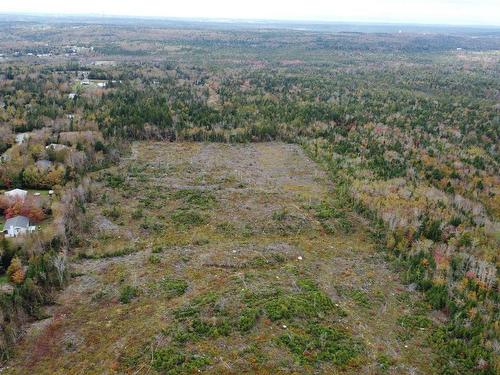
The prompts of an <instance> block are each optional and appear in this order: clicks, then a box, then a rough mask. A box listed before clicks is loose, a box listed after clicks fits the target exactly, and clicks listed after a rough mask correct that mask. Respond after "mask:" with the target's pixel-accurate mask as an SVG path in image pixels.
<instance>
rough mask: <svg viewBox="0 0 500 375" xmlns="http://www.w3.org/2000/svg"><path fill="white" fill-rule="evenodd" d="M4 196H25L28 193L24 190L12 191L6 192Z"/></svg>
mask: <svg viewBox="0 0 500 375" xmlns="http://www.w3.org/2000/svg"><path fill="white" fill-rule="evenodd" d="M4 194H5V195H7V196H16V195H26V194H28V192H27V191H26V190H22V189H13V190H9V191H6V192H5V193H4Z"/></svg>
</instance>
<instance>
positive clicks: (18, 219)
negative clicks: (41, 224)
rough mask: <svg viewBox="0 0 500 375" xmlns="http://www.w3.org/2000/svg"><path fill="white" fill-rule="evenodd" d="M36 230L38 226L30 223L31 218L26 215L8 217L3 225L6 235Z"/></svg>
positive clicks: (16, 234)
mask: <svg viewBox="0 0 500 375" xmlns="http://www.w3.org/2000/svg"><path fill="white" fill-rule="evenodd" d="M35 230H36V226H34V225H30V219H28V218H27V217H26V216H14V217H12V218H10V219H7V221H6V222H5V224H4V226H3V234H4V235H5V237H17V236H20V235H23V234H26V233H32V232H34V231H35Z"/></svg>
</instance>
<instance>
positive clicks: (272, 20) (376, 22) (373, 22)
mask: <svg viewBox="0 0 500 375" xmlns="http://www.w3.org/2000/svg"><path fill="white" fill-rule="evenodd" d="M11 15H12V16H31V17H89V18H115V19H119V18H127V19H140V20H148V19H150V20H175V21H182V20H183V21H198V22H207V21H208V22H210V21H211V22H220V23H222V22H230V21H232V22H241V23H257V22H259V23H266V22H267V23H287V22H289V23H308V24H313V23H316V24H364V25H401V26H403V25H408V26H443V27H450V26H451V27H476V28H485V29H491V28H495V29H500V24H497V25H495V24H488V25H484V24H480V23H440V22H439V23H438V22H418V21H414V22H408V21H394V20H393V21H381V20H358V19H350V20H341V19H331V20H325V19H313V18H309V19H300V18H289V19H275V18H237V17H185V16H148V15H140V16H137V15H129V14H110V13H53V12H47V13H45V12H43V13H41V12H9V11H0V16H11Z"/></svg>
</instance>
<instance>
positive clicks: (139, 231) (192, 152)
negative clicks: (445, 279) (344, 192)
mask: <svg viewBox="0 0 500 375" xmlns="http://www.w3.org/2000/svg"><path fill="white" fill-rule="evenodd" d="M94 178H95V179H96V181H99V184H100V185H101V187H100V188H99V189H97V190H98V192H99V193H98V194H96V197H95V200H94V202H93V203H92V204H91V205H90V206H89V207H87V212H88V213H89V214H88V217H89V220H88V223H82V225H88V226H89V227H90V228H91V229H90V231H91V232H92V233H94V234H93V235H91V236H89V238H87V239H82V241H83V243H84V244H85V245H84V246H82V247H81V249H79V250H78V254H77V255H75V260H74V264H73V266H74V275H73V279H72V282H71V284H70V286H69V287H68V288H67V289H65V290H64V291H63V292H62V293H61V294H60V296H59V297H58V300H57V304H56V305H55V306H53V307H52V308H51V311H50V314H51V315H52V317H51V318H48V319H46V320H42V321H40V322H38V323H36V324H34V325H32V326H31V327H30V328H29V330H28V332H27V335H26V337H25V338H24V339H23V341H22V342H21V343H20V345H19V346H18V347H17V349H16V353H15V356H14V358H13V360H12V361H11V363H10V364H9V368H7V369H6V370H5V371H4V373H7V374H26V373H33V374H106V373H108V374H112V373H131V374H132V373H134V374H146V373H155V372H156V371H157V372H160V373H192V372H198V370H200V371H201V372H207V373H218V374H220V373H242V372H253V373H394V374H401V373H431V372H432V371H433V370H432V368H429V367H427V366H430V363H431V360H430V359H431V358H430V356H431V353H430V352H429V350H428V349H427V348H426V344H425V337H426V335H427V332H428V331H429V330H430V327H431V326H432V324H433V322H432V320H429V319H428V317H426V316H425V315H424V313H423V311H425V307H424V306H422V305H421V302H420V301H419V299H418V296H417V295H416V294H415V293H413V292H410V291H407V290H406V289H405V287H404V286H403V285H401V284H400V282H399V281H398V277H397V275H396V274H395V273H393V272H392V271H391V270H390V269H389V268H388V265H387V264H386V263H385V262H384V259H383V254H380V253H378V252H377V251H376V250H375V247H374V245H373V243H371V241H370V239H369V237H368V230H367V228H366V227H365V224H364V223H363V222H362V221H361V220H360V219H359V218H357V217H356V216H355V215H353V214H352V213H350V212H345V211H343V210H342V209H341V208H338V207H339V204H338V202H336V197H335V194H333V188H334V186H333V185H332V183H331V182H330V181H329V179H328V177H327V176H326V174H325V173H324V172H323V171H322V170H321V169H319V168H318V166H316V165H315V164H314V163H313V162H312V161H311V160H309V159H308V158H307V157H306V156H305V155H304V153H303V151H302V150H301V149H300V148H299V147H298V146H295V145H286V144H280V143H271V144H249V145H226V144H201V143H196V144H192V143H178V144H175V143H136V144H134V145H133V152H132V155H131V156H130V158H128V159H124V160H123V161H122V163H121V164H120V165H119V166H117V167H114V168H111V169H108V170H105V171H102V172H99V174H98V175H96V176H94Z"/></svg>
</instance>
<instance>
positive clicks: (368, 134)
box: [0, 23, 500, 374]
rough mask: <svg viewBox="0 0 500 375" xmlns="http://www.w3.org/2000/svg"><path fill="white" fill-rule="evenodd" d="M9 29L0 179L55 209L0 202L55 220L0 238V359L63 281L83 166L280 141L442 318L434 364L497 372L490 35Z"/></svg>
mask: <svg viewBox="0 0 500 375" xmlns="http://www.w3.org/2000/svg"><path fill="white" fill-rule="evenodd" d="M5 26H8V27H0V35H1V40H0V52H1V56H2V57H1V58H0V135H1V137H0V153H1V154H2V162H1V163H0V188H1V189H4V190H8V189H12V188H23V189H40V190H44V189H46V190H47V189H50V190H54V191H55V194H56V201H49V200H46V199H45V200H41V201H37V202H33V201H26V202H24V203H23V205H24V206H23V207H20V203H19V202H10V201H7V200H6V199H4V200H2V201H0V213H2V214H3V215H5V216H6V217H8V216H9V215H10V216H12V215H13V212H17V213H19V212H25V213H26V215H30V217H31V218H32V219H33V220H35V221H39V222H43V223H46V229H45V230H44V231H43V232H42V233H40V234H37V236H36V237H33V238H30V240H26V241H23V242H21V241H18V240H15V241H14V240H7V239H3V240H2V243H1V246H0V277H2V276H1V275H3V274H5V275H6V276H5V278H6V279H8V280H7V281H6V285H7V284H9V285H11V286H12V287H9V288H7V287H6V288H4V289H5V291H6V292H5V293H3V294H2V296H1V300H0V301H1V302H0V320H2V322H3V323H2V329H1V330H0V351H1V353H3V354H2V359H7V358H8V357H9V350H8V348H9V346H10V345H11V344H12V343H13V342H14V341H16V339H17V337H18V327H19V326H20V325H21V324H22V323H23V322H25V321H27V320H30V319H33V318H39V317H40V316H39V314H40V307H41V306H43V305H45V304H47V303H50V301H51V299H52V296H53V294H54V292H55V290H56V289H60V288H63V287H64V285H65V284H66V283H67V281H68V279H69V277H70V275H69V272H68V270H67V269H66V268H65V266H64V264H65V259H66V257H67V256H68V255H69V256H71V249H72V246H74V245H75V244H78V241H79V238H80V237H81V234H80V233H81V231H84V226H85V223H84V222H82V220H81V218H82V217H84V214H85V202H86V201H87V200H91V199H92V194H95V191H94V192H93V187H92V183H91V182H90V181H89V179H88V178H87V175H88V174H89V173H92V172H94V171H98V170H101V169H103V168H106V167H108V166H110V165H113V164H114V163H116V162H117V161H118V160H119V158H120V156H126V155H128V153H129V148H130V144H131V142H134V141H139V140H158V141H169V142H181V141H195V142H229V143H235V142H236V143H250V142H266V141H283V142H287V143H296V144H299V145H301V146H302V147H303V148H304V149H305V150H306V151H307V153H308V155H309V156H310V157H311V158H312V159H314V160H315V161H317V162H318V163H320V164H321V165H323V167H324V168H325V170H327V171H328V172H329V174H330V176H331V179H332V180H333V181H334V182H335V183H336V184H337V185H338V188H337V189H341V190H342V191H344V192H345V194H346V195H345V202H344V204H345V205H348V206H349V209H350V210H352V211H354V212H356V214H358V215H360V216H362V217H363V218H364V219H365V220H368V221H369V222H370V225H369V226H370V228H371V235H372V237H373V238H374V239H375V240H376V242H377V244H378V246H379V248H380V251H383V252H384V254H385V255H386V258H387V260H388V261H389V262H390V263H391V264H392V266H393V267H394V268H395V269H396V270H397V271H398V273H399V274H400V275H401V278H402V279H403V281H404V283H405V284H406V285H410V286H411V287H412V288H415V289H416V290H418V291H419V292H421V293H422V296H423V299H424V300H425V301H426V302H427V304H428V309H429V311H433V310H434V311H440V312H441V313H442V314H443V315H444V316H445V319H444V322H443V323H442V324H441V325H439V326H437V327H436V328H435V329H434V331H433V332H432V333H431V334H430V335H429V338H428V340H429V342H431V344H432V347H433V348H434V350H435V351H436V353H438V356H437V360H436V362H437V363H436V366H437V367H436V368H438V369H439V372H440V373H446V374H465V373H482V374H493V373H497V372H498V371H499V369H500V367H499V366H500V362H499V361H498V354H499V342H498V337H499V336H500V325H499V313H500V311H499V304H500V299H499V296H500V294H499V293H498V281H499V276H498V275H499V274H498V269H499V266H500V257H499V248H500V241H499V230H500V228H499V215H500V198H499V197H500V195H499V194H500V191H499V187H500V173H499V167H500V165H499V163H500V156H499V152H498V151H499V150H498V145H499V135H500V134H499V133H500V105H499V103H500V55H499V51H500V34H498V32H494V31H489V32H486V31H484V32H482V33H475V34H470V33H469V34H468V31H467V30H464V31H462V32H460V33H459V32H455V33H450V34H444V33H441V34H440V33H430V34H424V33H406V32H403V33H383V32H380V33H350V32H349V33H331V32H320V31H292V30H274V29H270V30H261V31H258V32H257V31H255V30H251V29H240V28H235V29H233V30H232V29H229V30H224V29H217V28H216V27H206V28H203V27H201V26H200V27H199V28H193V29H186V28H182V27H179V28H172V27H161V26H152V27H146V26H144V27H142V26H141V27H137V28H134V27H129V26H127V25H92V26H89V25H87V24H85V23H82V24H80V25H79V26H78V27H72V26H71V25H65V24H55V25H52V26H51V27H47V28H45V29H41V28H40V29H38V28H36V32H34V31H33V30H32V29H31V28H28V27H26V26H25V25H23V24H17V23H11V24H8V25H7V24H6V25H5ZM75 40H78V41H79V42H78V44H77V45H75V42H74V41H75ZM19 134H28V136H27V137H26V140H25V141H21V142H19V141H18V140H17V139H16V136H18V135H19ZM111 183H112V182H111ZM116 183H117V184H119V183H120V181H117V182H116ZM16 204H17V206H16ZM326 229H327V230H328V228H326Z"/></svg>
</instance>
